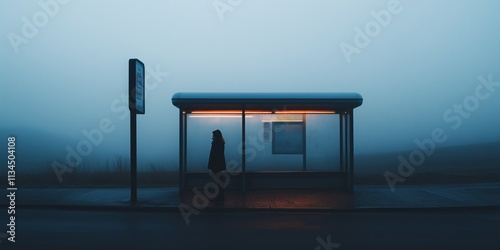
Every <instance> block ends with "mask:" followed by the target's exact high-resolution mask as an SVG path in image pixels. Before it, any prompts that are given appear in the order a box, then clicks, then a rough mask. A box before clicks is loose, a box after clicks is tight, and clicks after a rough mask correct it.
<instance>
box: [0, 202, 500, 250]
mask: <svg viewBox="0 0 500 250" xmlns="http://www.w3.org/2000/svg"><path fill="white" fill-rule="evenodd" d="M2 217H3V216H2ZM16 218H17V221H16V223H17V227H16V243H14V244H12V243H10V242H6V241H5V239H1V240H2V243H0V249H71V250H73V249H92V250H95V249H317V250H319V249H495V250H498V249H500V234H499V233H500V210H495V209H491V210H485V209H475V210H472V209H471V210H470V211H468V210H464V211H448V210H444V209H443V210H438V211H425V210H424V211H421V212H420V211H413V212H402V211H397V210H395V211H394V212H370V213H367V212H336V213H332V212H328V213H327V212H316V213H312V212H225V213H222V212H207V211H201V213H200V214H199V215H192V216H191V217H190V221H191V222H190V224H189V225H186V223H185V221H184V219H183V218H182V216H181V214H180V213H173V212H137V211H136V212H133V211H97V210H92V211H83V210H68V211H63V210H48V209H47V210H35V209H18V210H17V214H16ZM2 222H4V220H3V218H2ZM2 224H3V223H2ZM2 231H3V230H2ZM321 242H322V243H323V244H324V245H325V246H321ZM328 242H330V243H328Z"/></svg>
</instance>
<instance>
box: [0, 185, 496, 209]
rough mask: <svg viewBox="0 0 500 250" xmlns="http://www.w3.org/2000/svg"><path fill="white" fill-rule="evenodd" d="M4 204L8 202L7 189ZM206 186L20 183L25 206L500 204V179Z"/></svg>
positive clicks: (21, 203) (391, 206) (19, 201)
mask: <svg viewBox="0 0 500 250" xmlns="http://www.w3.org/2000/svg"><path fill="white" fill-rule="evenodd" d="M0 194H1V197H2V198H1V201H0V204H2V205H7V200H6V198H5V197H6V194H7V191H6V190H5V189H3V190H2V191H1V192H0ZM210 196H211V195H210V193H205V190H196V191H193V190H190V191H186V192H185V193H184V194H183V195H182V196H179V192H178V189H177V188H140V189H139V190H138V202H137V203H136V204H134V205H131V204H130V190H129V189H127V188H19V189H18V190H17V191H16V205H17V206H20V207H97V208H123V209H128V208H134V209H148V208H149V209H159V210H172V209H173V210H178V206H179V204H181V203H182V204H185V205H187V206H191V207H203V208H206V209H214V210H248V209H250V210H252V209H253V210H268V209H270V210H272V209H275V210H294V209H296V210H363V209H394V208H396V209H404V208H411V209H413V208H417V209H418V208H460V207H500V183H490V184H466V185H420V186H400V187H398V188H397V189H396V190H395V191H394V192H391V190H390V189H389V188H388V187H387V186H358V187H355V191H354V193H347V192H343V191H331V190H290V189H278V190H253V191H247V192H241V191H235V190H228V191H226V194H225V200H224V201H208V198H209V197H210Z"/></svg>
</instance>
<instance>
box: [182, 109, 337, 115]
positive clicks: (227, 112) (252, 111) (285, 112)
mask: <svg viewBox="0 0 500 250" xmlns="http://www.w3.org/2000/svg"><path fill="white" fill-rule="evenodd" d="M191 113H192V114H240V115H241V113H242V112H241V111H239V110H203V111H192V112H191ZM335 113H336V112H335V111H327V110H277V111H274V112H272V111H264V110H246V111H245V114H335Z"/></svg>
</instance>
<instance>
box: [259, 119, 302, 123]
mask: <svg viewBox="0 0 500 250" xmlns="http://www.w3.org/2000/svg"><path fill="white" fill-rule="evenodd" d="M261 122H303V120H287V119H282V120H281V119H274V120H262V121H261Z"/></svg>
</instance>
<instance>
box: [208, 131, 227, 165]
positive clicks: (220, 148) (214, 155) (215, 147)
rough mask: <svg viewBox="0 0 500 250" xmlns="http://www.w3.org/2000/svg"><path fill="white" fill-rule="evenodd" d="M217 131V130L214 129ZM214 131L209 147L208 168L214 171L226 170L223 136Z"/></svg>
mask: <svg viewBox="0 0 500 250" xmlns="http://www.w3.org/2000/svg"><path fill="white" fill-rule="evenodd" d="M216 131H218V130H216ZM216 131H214V132H213V133H214V137H213V138H212V148H211V149H210V157H209V158H208V169H211V170H212V171H213V172H214V173H218V172H220V171H223V170H226V157H225V156H224V144H225V142H224V138H222V134H221V133H220V131H219V132H216Z"/></svg>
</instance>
